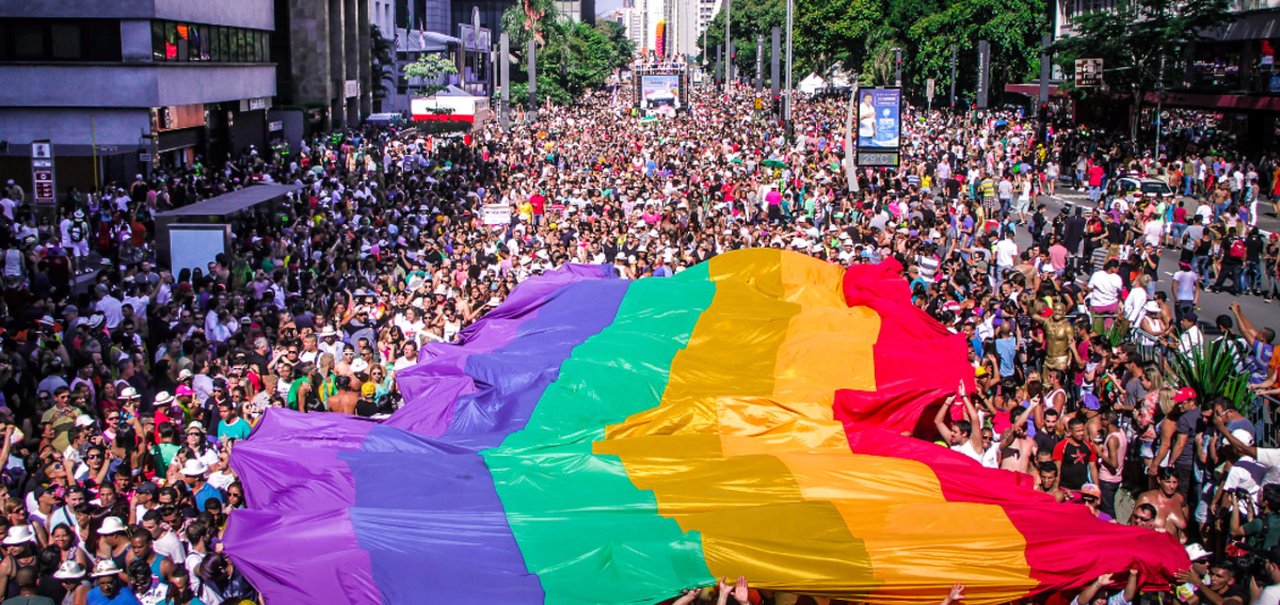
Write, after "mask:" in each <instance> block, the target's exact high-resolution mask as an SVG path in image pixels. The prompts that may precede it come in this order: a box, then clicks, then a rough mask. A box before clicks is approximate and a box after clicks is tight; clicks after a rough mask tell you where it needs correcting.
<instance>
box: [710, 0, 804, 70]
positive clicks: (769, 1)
mask: <svg viewBox="0 0 1280 605" xmlns="http://www.w3.org/2000/svg"><path fill="white" fill-rule="evenodd" d="M729 10H730V11H731V20H732V22H731V23H730V27H731V28H732V31H731V32H730V34H731V35H732V38H733V39H732V42H733V48H734V61H733V64H734V66H735V68H736V69H737V72H738V73H740V74H751V75H754V74H755V73H756V36H757V35H759V34H763V35H764V37H765V40H769V39H770V35H771V34H770V32H771V31H773V26H775V25H778V26H785V25H786V18H787V5H786V2H785V0H733V4H732V5H731V7H730V9H729ZM784 32H785V30H784ZM784 36H785V33H784ZM765 44H768V42H765ZM793 44H794V43H793ZM717 46H720V47H723V46H724V11H723V10H721V11H720V12H719V13H716V15H715V17H712V19H711V23H710V25H708V26H707V48H709V49H712V50H713V52H714V49H715V47H717ZM797 51H798V49H797ZM794 56H797V57H798V56H799V53H798V52H797V53H795V55H794ZM710 59H711V61H713V62H714V61H715V56H714V55H710Z"/></svg>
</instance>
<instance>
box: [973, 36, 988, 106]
mask: <svg viewBox="0 0 1280 605" xmlns="http://www.w3.org/2000/svg"><path fill="white" fill-rule="evenodd" d="M977 93H978V99H977V103H976V105H977V108H978V109H986V108H987V101H988V97H990V96H991V43H989V42H987V41H986V40H978V90H977Z"/></svg>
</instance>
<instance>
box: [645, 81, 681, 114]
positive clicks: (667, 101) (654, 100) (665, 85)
mask: <svg viewBox="0 0 1280 605" xmlns="http://www.w3.org/2000/svg"><path fill="white" fill-rule="evenodd" d="M681 93H682V91H681V90H680V74H643V75H641V76H640V109H643V110H653V109H658V108H662V107H671V108H674V109H682V104H681Z"/></svg>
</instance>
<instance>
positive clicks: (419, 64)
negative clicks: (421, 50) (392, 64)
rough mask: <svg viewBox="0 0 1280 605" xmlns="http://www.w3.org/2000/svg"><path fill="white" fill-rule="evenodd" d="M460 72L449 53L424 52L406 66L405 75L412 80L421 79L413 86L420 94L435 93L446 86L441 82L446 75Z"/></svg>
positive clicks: (428, 94)
mask: <svg viewBox="0 0 1280 605" xmlns="http://www.w3.org/2000/svg"><path fill="white" fill-rule="evenodd" d="M456 73H458V66H457V65H456V64H454V62H453V59H452V58H450V57H449V56H447V55H438V54H424V55H422V56H420V57H418V60H417V61H415V62H413V63H410V64H408V65H405V66H404V77H406V78H408V79H409V80H410V82H412V81H413V80H414V79H420V80H419V83H418V84H413V85H412V86H413V88H414V90H415V91H417V92H418V93H419V94H423V95H427V96H430V95H433V94H436V93H437V92H440V91H442V90H444V89H445V88H446V86H445V84H443V83H441V82H442V80H443V78H444V77H445V76H449V75H453V74H456Z"/></svg>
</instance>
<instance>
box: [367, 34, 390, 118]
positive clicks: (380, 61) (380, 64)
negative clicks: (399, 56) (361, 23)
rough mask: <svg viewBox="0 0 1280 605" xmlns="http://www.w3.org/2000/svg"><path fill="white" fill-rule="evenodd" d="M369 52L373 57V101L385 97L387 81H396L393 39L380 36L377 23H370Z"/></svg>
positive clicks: (388, 89)
mask: <svg viewBox="0 0 1280 605" xmlns="http://www.w3.org/2000/svg"><path fill="white" fill-rule="evenodd" d="M369 29H370V38H371V39H372V40H371V52H370V54H371V55H372V57H373V84H372V86H373V90H372V91H370V92H372V93H373V100H374V101H375V102H377V101H381V100H383V99H385V98H387V94H388V93H389V92H391V90H390V88H388V87H387V83H388V82H395V81H396V73H395V65H396V62H395V41H394V40H388V39H386V38H385V37H383V36H382V31H381V30H380V29H378V26H377V25H370V26H369Z"/></svg>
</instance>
